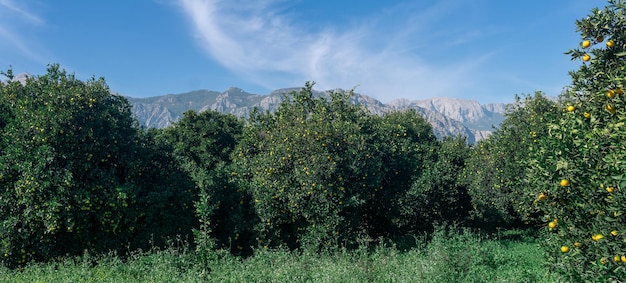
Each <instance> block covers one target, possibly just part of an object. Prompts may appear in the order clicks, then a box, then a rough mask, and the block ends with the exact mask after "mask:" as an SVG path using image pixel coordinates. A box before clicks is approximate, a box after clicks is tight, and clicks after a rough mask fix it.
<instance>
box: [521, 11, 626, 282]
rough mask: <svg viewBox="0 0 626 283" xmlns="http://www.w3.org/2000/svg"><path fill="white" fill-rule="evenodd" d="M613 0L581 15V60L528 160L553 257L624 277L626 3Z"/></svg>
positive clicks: (586, 271)
mask: <svg viewBox="0 0 626 283" xmlns="http://www.w3.org/2000/svg"><path fill="white" fill-rule="evenodd" d="M609 2H610V3H609V5H608V6H607V7H605V8H603V9H602V10H600V9H593V10H592V12H591V14H589V15H588V16H587V17H586V18H584V19H582V20H579V21H577V22H576V25H577V30H578V31H579V32H580V34H581V36H582V43H581V45H580V47H579V48H576V49H573V50H571V51H569V52H568V54H570V55H571V56H572V59H574V60H576V59H580V60H582V65H581V67H580V68H579V69H578V70H577V71H573V72H571V76H572V79H573V83H572V85H571V87H570V89H569V90H568V92H567V94H565V95H564V96H563V98H562V100H563V105H562V106H561V108H562V112H563V115H562V116H561V118H560V119H559V120H558V121H556V122H554V123H550V124H548V125H547V128H548V136H547V138H545V139H542V140H540V142H539V144H538V145H537V146H536V147H534V148H533V151H532V158H530V159H529V160H528V166H529V168H530V169H529V178H528V180H529V185H531V186H533V188H534V190H532V191H529V192H528V201H529V203H530V202H532V204H529V207H533V209H535V210H536V211H537V212H539V213H541V214H543V221H544V223H545V228H544V231H545V232H546V241H545V243H544V246H545V249H546V251H547V252H548V255H549V258H550V264H551V266H552V268H554V269H555V270H556V271H559V272H561V273H562V274H563V275H564V276H566V277H567V278H568V280H569V281H573V282H574V281H576V282H579V281H596V280H602V281H612V280H620V279H624V278H626V271H625V270H626V199H625V198H626V192H624V190H626V174H625V171H626V170H625V169H626V163H624V160H626V139H625V138H626V128H625V125H624V122H625V119H626V109H625V107H626V103H625V100H624V99H625V98H624V93H623V91H622V89H624V80H625V75H626V71H625V67H626V61H625V59H626V57H624V55H626V32H625V31H626V7H625V6H624V3H623V1H609ZM599 278H600V279H599Z"/></svg>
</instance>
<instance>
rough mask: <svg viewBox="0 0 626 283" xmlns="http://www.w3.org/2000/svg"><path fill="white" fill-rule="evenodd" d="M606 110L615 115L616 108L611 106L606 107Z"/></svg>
mask: <svg viewBox="0 0 626 283" xmlns="http://www.w3.org/2000/svg"><path fill="white" fill-rule="evenodd" d="M606 110H607V111H609V112H610V113H611V114H615V106H613V105H611V104H609V105H607V106H606Z"/></svg>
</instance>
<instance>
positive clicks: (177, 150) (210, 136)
mask: <svg viewBox="0 0 626 283" xmlns="http://www.w3.org/2000/svg"><path fill="white" fill-rule="evenodd" d="M243 125H244V123H243V120H240V119H238V118H236V117H235V116H233V115H231V114H221V113H219V112H215V111H204V112H201V113H197V112H195V111H192V110H190V111H187V112H185V113H184V116H183V117H182V118H181V119H180V120H179V121H177V122H176V123H174V125H172V126H171V127H169V128H166V129H162V130H158V131H159V137H160V139H161V140H162V141H163V142H164V143H165V144H167V145H169V146H170V147H171V149H172V151H173V155H174V156H175V157H176V160H177V163H178V166H179V167H180V168H181V169H182V170H184V171H185V172H187V173H188V174H189V176H191V178H192V179H193V180H194V182H195V186H196V190H198V195H199V198H198V200H197V201H196V203H195V206H196V213H197V216H198V218H199V219H198V220H200V223H201V226H200V227H199V228H200V229H198V230H197V231H196V233H195V241H196V244H197V245H198V248H199V249H200V250H212V249H214V248H230V250H231V252H233V253H235V254H241V253H250V252H251V249H250V246H251V242H250V240H251V239H252V229H251V225H250V223H254V220H255V217H254V213H253V211H252V208H251V207H250V206H249V205H240V203H241V202H244V203H246V204H248V203H249V201H250V197H249V195H248V194H246V193H245V192H242V191H238V190H237V189H236V187H235V186H233V185H232V184H231V183H230V182H229V178H230V172H231V171H232V168H231V167H232V166H231V154H232V152H233V150H234V148H235V146H236V145H237V142H238V140H239V139H240V136H241V134H242V130H243ZM213 245H217V246H213Z"/></svg>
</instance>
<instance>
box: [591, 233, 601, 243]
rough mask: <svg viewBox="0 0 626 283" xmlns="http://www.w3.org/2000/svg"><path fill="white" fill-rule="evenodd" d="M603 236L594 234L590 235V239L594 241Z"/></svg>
mask: <svg viewBox="0 0 626 283" xmlns="http://www.w3.org/2000/svg"><path fill="white" fill-rule="evenodd" d="M603 238H604V236H602V234H594V235H593V236H591V239H592V240H594V241H596V242H597V241H600V240H602V239H603Z"/></svg>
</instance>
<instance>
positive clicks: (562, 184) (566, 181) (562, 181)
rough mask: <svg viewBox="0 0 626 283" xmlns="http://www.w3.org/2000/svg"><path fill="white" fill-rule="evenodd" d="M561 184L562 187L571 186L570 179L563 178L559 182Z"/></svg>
mask: <svg viewBox="0 0 626 283" xmlns="http://www.w3.org/2000/svg"><path fill="white" fill-rule="evenodd" d="M559 185H561V187H567V186H569V181H568V180H567V179H563V180H561V182H559Z"/></svg>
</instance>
